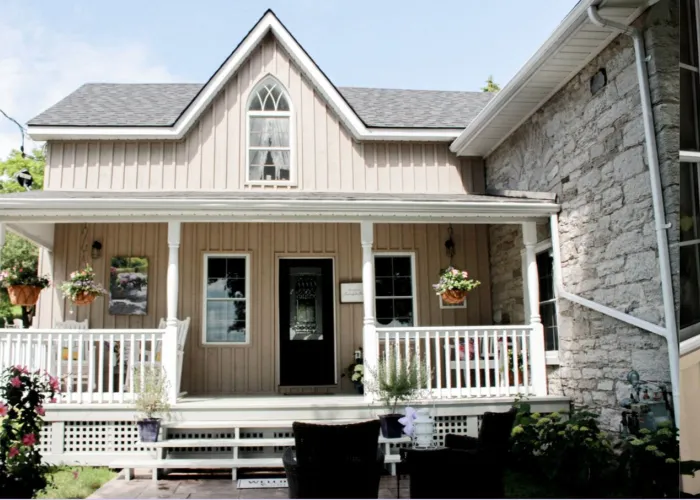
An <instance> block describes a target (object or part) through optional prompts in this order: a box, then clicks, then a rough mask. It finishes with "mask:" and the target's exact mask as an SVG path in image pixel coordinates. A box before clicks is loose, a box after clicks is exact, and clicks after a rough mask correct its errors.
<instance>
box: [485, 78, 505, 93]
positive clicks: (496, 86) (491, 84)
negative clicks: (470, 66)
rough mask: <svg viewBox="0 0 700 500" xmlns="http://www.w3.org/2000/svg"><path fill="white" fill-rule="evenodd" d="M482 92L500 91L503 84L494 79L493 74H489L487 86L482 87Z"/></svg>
mask: <svg viewBox="0 0 700 500" xmlns="http://www.w3.org/2000/svg"><path fill="white" fill-rule="evenodd" d="M481 90H482V92H498V91H499V90H501V86H500V85H499V84H497V83H496V82H494V81H493V75H489V77H488V78H487V79H486V86H485V87H481Z"/></svg>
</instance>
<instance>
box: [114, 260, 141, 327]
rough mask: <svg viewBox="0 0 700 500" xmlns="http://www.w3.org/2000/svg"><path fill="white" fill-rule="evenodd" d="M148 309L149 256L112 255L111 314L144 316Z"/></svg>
mask: <svg viewBox="0 0 700 500" xmlns="http://www.w3.org/2000/svg"><path fill="white" fill-rule="evenodd" d="M147 311H148V258H147V257H112V261H111V267H110V270H109V314H112V315H115V316H143V315H145V314H146V312H147Z"/></svg>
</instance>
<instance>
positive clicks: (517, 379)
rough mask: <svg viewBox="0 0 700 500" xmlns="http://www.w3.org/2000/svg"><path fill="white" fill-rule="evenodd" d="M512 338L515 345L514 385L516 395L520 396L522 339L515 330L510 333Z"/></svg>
mask: <svg viewBox="0 0 700 500" xmlns="http://www.w3.org/2000/svg"><path fill="white" fill-rule="evenodd" d="M510 338H511V341H512V343H513V366H514V368H513V382H514V383H513V385H514V386H515V394H518V392H519V389H520V382H521V381H520V372H521V370H522V367H521V366H520V364H519V363H518V343H519V341H520V339H518V334H517V332H516V331H515V329H512V330H511V331H510Z"/></svg>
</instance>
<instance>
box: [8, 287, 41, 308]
mask: <svg viewBox="0 0 700 500" xmlns="http://www.w3.org/2000/svg"><path fill="white" fill-rule="evenodd" d="M41 290H42V289H41V288H40V287H38V286H31V285H12V286H8V287H7V293H8V295H9V296H10V303H11V304H12V305H13V306H34V305H36V303H37V302H38V301H39V294H40V293H41Z"/></svg>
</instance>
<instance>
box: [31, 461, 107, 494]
mask: <svg viewBox="0 0 700 500" xmlns="http://www.w3.org/2000/svg"><path fill="white" fill-rule="evenodd" d="M49 475H50V480H49V487H48V488H47V489H46V490H45V491H43V492H41V493H39V494H38V495H37V497H36V498H87V497H89V496H90V495H92V494H93V493H94V492H95V491H96V490H97V489H99V488H100V487H101V486H102V485H103V484H105V483H106V482H107V481H110V480H111V479H113V478H114V477H116V475H117V474H116V472H113V471H111V470H110V469H107V468H105V467H66V466H62V467H56V468H54V469H52V471H51V472H50V474H49Z"/></svg>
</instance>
